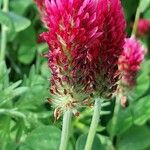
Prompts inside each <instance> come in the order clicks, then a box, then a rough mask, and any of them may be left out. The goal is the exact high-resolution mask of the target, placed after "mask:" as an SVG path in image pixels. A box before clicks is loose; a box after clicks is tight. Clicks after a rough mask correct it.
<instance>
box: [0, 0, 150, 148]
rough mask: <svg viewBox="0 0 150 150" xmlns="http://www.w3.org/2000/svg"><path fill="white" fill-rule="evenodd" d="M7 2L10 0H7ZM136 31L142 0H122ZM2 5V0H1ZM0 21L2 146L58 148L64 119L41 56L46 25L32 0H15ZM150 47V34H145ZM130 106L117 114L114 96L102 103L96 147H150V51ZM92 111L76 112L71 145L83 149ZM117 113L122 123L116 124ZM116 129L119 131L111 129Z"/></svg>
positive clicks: (146, 13)
mask: <svg viewBox="0 0 150 150" xmlns="http://www.w3.org/2000/svg"><path fill="white" fill-rule="evenodd" d="M4 1H5V0H4ZM148 3H149V0H141V1H140V8H141V11H142V14H141V17H144V18H149V19H150V7H149V4H148ZM122 4H123V7H124V10H125V16H126V19H127V32H128V35H130V34H131V25H132V24H133V22H134V18H135V14H136V9H137V6H138V4H139V1H138V0H122ZM0 6H2V0H0ZM0 24H2V25H5V26H7V30H8V32H7V47H6V59H5V62H3V61H2V62H0V150H41V149H43V150H58V146H59V142H60V129H61V119H60V120H58V121H55V120H54V118H53V109H52V107H51V105H50V104H49V103H48V102H47V98H48V97H50V93H49V86H50V84H49V82H48V79H49V78H50V75H51V73H50V71H49V69H48V66H47V60H46V59H45V58H43V57H42V56H41V55H42V54H43V53H44V52H45V51H47V50H48V48H47V46H46V45H45V44H39V43H38V42H37V37H38V35H39V33H41V32H42V31H43V30H45V29H44V28H43V27H42V26H43V25H42V23H41V21H40V17H39V13H38V11H37V8H36V6H35V4H34V2H33V1H32V0H10V2H9V12H3V11H2V10H0ZM141 41H142V42H143V44H144V45H145V46H146V47H147V48H148V49H150V44H149V43H150V35H148V36H146V37H144V38H142V39H141ZM128 100H129V106H128V107H127V108H120V110H119V114H118V116H116V115H114V114H113V110H114V105H115V100H114V99H113V100H112V101H111V104H110V105H109V106H106V107H104V108H103V114H107V112H108V110H111V114H109V112H108V115H102V118H101V123H100V124H99V127H98V129H97V135H96V137H95V140H94V144H93V150H115V149H117V150H126V149H128V150H149V149H150V53H149V52H148V54H147V57H146V59H145V61H144V62H143V64H142V66H141V71H140V72H139V74H138V77H137V86H136V87H135V88H134V89H133V90H132V91H130V92H129V95H128ZM91 115H92V110H91V108H87V109H86V110H84V109H83V110H82V112H81V114H80V116H79V117H74V119H73V123H72V134H71V139H70V145H69V148H68V150H74V149H75V150H83V147H84V144H85V140H86V135H87V132H88V128H89V124H90V120H91ZM112 118H117V124H115V127H113V126H114V125H113V124H112ZM112 128H114V129H115V130H113V131H112Z"/></svg>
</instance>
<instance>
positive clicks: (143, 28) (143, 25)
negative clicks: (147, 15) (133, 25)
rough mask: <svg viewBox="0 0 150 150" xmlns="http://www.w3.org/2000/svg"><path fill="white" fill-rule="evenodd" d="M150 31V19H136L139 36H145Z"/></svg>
mask: <svg viewBox="0 0 150 150" xmlns="http://www.w3.org/2000/svg"><path fill="white" fill-rule="evenodd" d="M149 31H150V19H140V20H139V21H138V28H137V33H138V35H139V36H142V37H143V36H145V35H146V34H147V33H148V32H149Z"/></svg>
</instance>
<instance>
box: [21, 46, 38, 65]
mask: <svg viewBox="0 0 150 150" xmlns="http://www.w3.org/2000/svg"><path fill="white" fill-rule="evenodd" d="M35 52H36V49H35V47H31V46H30V45H21V47H20V48H19V50H18V60H19V61H20V62H21V63H23V64H30V63H31V62H32V61H33V59H34V57H35Z"/></svg>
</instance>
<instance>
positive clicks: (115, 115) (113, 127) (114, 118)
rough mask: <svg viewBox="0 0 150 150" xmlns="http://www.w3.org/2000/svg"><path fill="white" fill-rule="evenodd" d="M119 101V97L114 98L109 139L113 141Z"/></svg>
mask: <svg viewBox="0 0 150 150" xmlns="http://www.w3.org/2000/svg"><path fill="white" fill-rule="evenodd" d="M120 99H121V95H120V94H118V95H117V96H116V102H115V108H114V114H113V118H112V124H111V133H112V134H111V139H113V137H114V135H115V132H116V125H117V121H118V114H119V110H120Z"/></svg>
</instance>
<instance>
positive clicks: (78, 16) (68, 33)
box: [39, 0, 125, 111]
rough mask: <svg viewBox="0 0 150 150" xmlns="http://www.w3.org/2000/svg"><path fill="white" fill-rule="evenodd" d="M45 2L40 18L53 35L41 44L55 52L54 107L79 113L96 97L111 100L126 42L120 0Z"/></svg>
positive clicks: (46, 34) (52, 57) (51, 59)
mask: <svg viewBox="0 0 150 150" xmlns="http://www.w3.org/2000/svg"><path fill="white" fill-rule="evenodd" d="M43 1H44V4H43V5H42V8H43V9H42V12H41V14H42V17H43V18H42V20H43V21H44V23H45V24H46V26H47V28H48V31H47V32H44V33H43V34H41V39H42V40H43V41H45V42H47V43H48V45H49V49H50V50H49V52H48V54H47V57H48V60H49V67H50V69H51V71H52V79H51V84H52V85H51V90H50V91H51V93H52V95H53V104H54V105H55V107H56V108H58V109H59V110H60V111H64V110H65V109H67V108H71V109H73V111H76V108H77V107H78V106H79V105H81V103H80V102H83V100H85V99H86V100H87V99H89V97H90V95H91V94H92V95H94V96H101V97H104V98H108V97H110V96H111V95H112V93H113V92H114V91H115V90H116V88H117V81H118V76H119V72H118V64H117V62H118V57H119V56H120V55H121V53H122V51H123V45H124V37H125V35H124V30H125V20H124V15H123V10H122V7H121V4H120V0H43ZM39 4H40V3H39ZM39 7H41V4H40V6H39ZM58 109H57V110H58Z"/></svg>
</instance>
